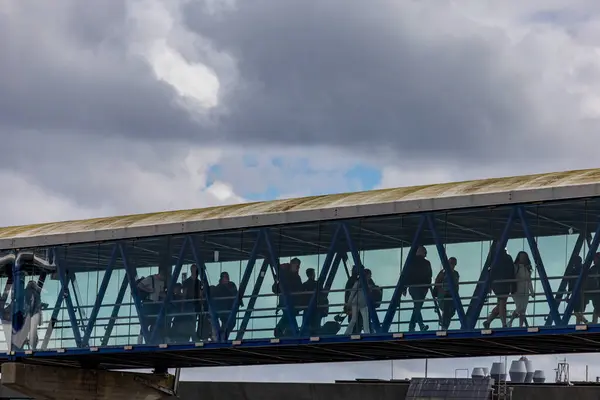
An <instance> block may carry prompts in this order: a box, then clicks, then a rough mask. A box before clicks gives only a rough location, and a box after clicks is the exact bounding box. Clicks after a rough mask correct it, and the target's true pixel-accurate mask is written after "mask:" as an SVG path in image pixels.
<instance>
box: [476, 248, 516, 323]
mask: <svg viewBox="0 0 600 400" xmlns="http://www.w3.org/2000/svg"><path fill="white" fill-rule="evenodd" d="M491 256H492V257H494V256H495V253H494V252H492V254H491ZM491 268H492V269H491V271H490V279H491V281H492V291H493V292H494V294H495V295H496V297H497V302H498V303H497V305H496V307H494V308H493V309H492V312H491V313H490V315H488V317H487V319H486V321H485V322H484V323H483V327H484V328H485V329H489V327H490V324H491V323H492V322H493V321H494V319H496V318H497V317H500V321H501V322H502V327H503V328H506V302H507V301H508V296H510V294H511V293H512V290H513V285H514V282H513V280H514V278H515V270H514V264H513V260H512V258H511V257H510V255H509V254H508V253H507V252H506V249H504V248H503V249H500V254H499V255H498V259H497V260H496V264H495V265H492V266H491Z"/></svg>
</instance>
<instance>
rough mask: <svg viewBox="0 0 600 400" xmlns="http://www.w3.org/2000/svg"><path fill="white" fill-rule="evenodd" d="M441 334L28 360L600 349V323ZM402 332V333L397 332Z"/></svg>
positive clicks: (213, 362) (122, 362) (206, 363)
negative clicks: (593, 325)
mask: <svg viewBox="0 0 600 400" xmlns="http://www.w3.org/2000/svg"><path fill="white" fill-rule="evenodd" d="M444 334H445V335H447V336H442V337H440V336H438V335H440V333H435V332H433V333H431V334H416V335H409V334H406V335H403V336H404V337H402V338H393V337H391V335H369V336H363V337H360V338H358V337H356V338H355V339H353V340H350V341H340V340H333V339H331V338H330V339H329V340H328V339H321V340H320V341H319V342H310V341H306V340H287V341H284V340H282V341H280V343H278V344H273V343H270V341H256V342H252V343H250V342H249V343H246V345H245V346H229V347H212V348H211V347H210V346H206V347H202V348H198V347H193V346H188V345H173V346H170V347H168V348H159V349H157V348H155V347H148V348H144V347H143V346H140V347H139V348H138V349H137V351H135V352H131V351H130V352H128V353H127V354H123V350H122V349H116V348H115V349H108V348H106V349H103V350H102V351H98V352H94V353H89V352H77V351H73V352H69V353H64V354H56V353H55V354H48V353H46V354H36V355H35V356H34V357H28V358H26V359H24V360H23V361H26V362H27V363H32V364H40V365H48V366H53V365H54V366H65V367H76V368H77V367H82V366H86V367H91V368H100V369H128V368H130V369H137V368H159V367H161V366H164V365H169V366H170V367H172V368H177V367H180V368H191V367H217V366H241V365H269V364H298V363H319V362H354V361H376V360H409V359H423V358H462V357H489V356H504V355H540V354H575V353H594V352H598V351H600V327H590V328H588V330H586V331H584V330H577V328H576V327H570V328H565V329H562V330H561V332H557V331H556V330H555V329H552V330H540V331H539V332H527V331H526V330H522V329H512V330H502V331H496V332H491V333H485V334H482V333H478V334H474V333H468V334H467V333H461V332H454V333H444ZM396 336H397V335H396Z"/></svg>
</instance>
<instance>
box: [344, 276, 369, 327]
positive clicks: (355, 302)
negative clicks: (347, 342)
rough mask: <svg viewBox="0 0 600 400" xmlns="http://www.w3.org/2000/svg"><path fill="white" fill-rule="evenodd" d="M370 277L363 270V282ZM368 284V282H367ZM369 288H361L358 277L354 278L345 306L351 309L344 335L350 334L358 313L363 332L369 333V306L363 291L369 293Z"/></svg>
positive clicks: (367, 280) (356, 321)
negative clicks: (360, 317) (361, 321)
mask: <svg viewBox="0 0 600 400" xmlns="http://www.w3.org/2000/svg"><path fill="white" fill-rule="evenodd" d="M370 278H371V277H370V276H369V275H367V272H366V270H365V282H369V279H370ZM367 284H368V283H367ZM370 291H371V288H370V287H368V288H367V290H366V291H365V290H363V287H362V285H361V283H360V279H357V280H356V283H354V286H353V287H352V289H350V296H349V297H348V303H347V304H346V307H347V308H348V309H350V310H352V311H351V314H350V315H351V316H352V317H351V318H350V322H349V323H348V327H347V328H346V332H345V335H350V334H351V333H352V331H353V330H354V326H355V325H356V324H357V323H358V315H359V313H360V315H361V316H362V320H363V321H364V322H363V330H364V332H365V333H367V334H368V333H371V329H370V325H371V324H370V323H369V321H371V320H370V319H369V307H368V303H367V297H366V296H365V292H367V293H370Z"/></svg>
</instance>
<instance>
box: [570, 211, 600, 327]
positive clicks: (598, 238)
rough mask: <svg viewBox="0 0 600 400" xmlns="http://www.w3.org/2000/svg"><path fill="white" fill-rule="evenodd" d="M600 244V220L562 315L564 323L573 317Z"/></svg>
mask: <svg viewBox="0 0 600 400" xmlns="http://www.w3.org/2000/svg"><path fill="white" fill-rule="evenodd" d="M598 245H600V221H599V222H598V226H597V227H596V232H595V233H594V238H593V239H592V243H591V244H590V248H589V249H588V252H587V255H586V256H585V261H584V263H583V266H582V267H581V272H580V273H579V276H578V277H577V281H575V287H574V288H573V293H571V298H570V299H569V301H568V302H567V307H566V308H565V312H564V313H563V317H562V321H561V322H562V324H563V325H567V324H568V323H569V320H570V319H571V315H572V314H573V307H574V306H575V299H577V298H578V297H579V296H580V294H581V289H582V286H583V282H584V281H585V278H586V277H587V274H588V271H589V269H590V267H591V265H592V262H593V261H594V256H595V254H596V252H597V251H598Z"/></svg>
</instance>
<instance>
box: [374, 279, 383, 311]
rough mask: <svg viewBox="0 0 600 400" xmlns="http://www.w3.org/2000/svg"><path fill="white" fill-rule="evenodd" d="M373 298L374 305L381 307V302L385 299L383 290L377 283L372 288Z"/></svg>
mask: <svg viewBox="0 0 600 400" xmlns="http://www.w3.org/2000/svg"><path fill="white" fill-rule="evenodd" d="M371 299H372V301H373V307H375V308H379V307H381V302H382V301H383V290H381V288H380V287H379V286H377V285H375V286H373V288H372V289H371Z"/></svg>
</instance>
